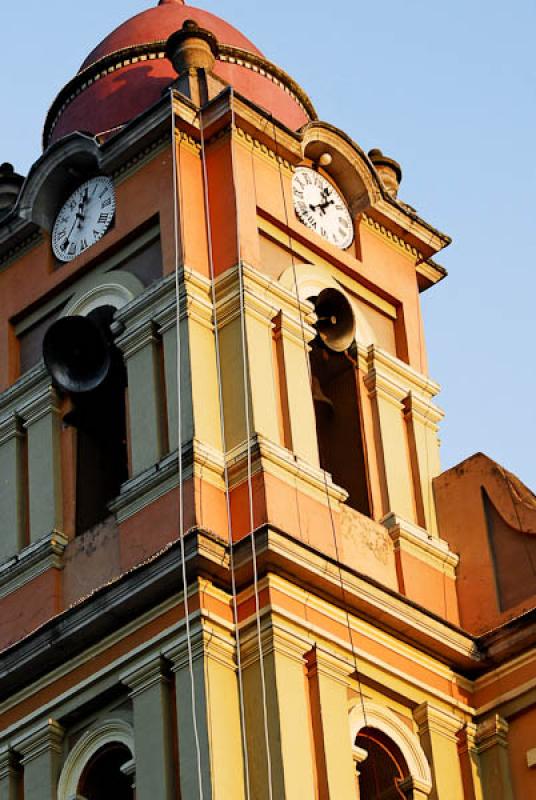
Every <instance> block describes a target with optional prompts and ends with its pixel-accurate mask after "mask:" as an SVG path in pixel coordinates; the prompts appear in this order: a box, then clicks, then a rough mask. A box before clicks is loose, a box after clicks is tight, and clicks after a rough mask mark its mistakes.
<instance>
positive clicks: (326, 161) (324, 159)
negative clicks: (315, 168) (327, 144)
mask: <svg viewBox="0 0 536 800" xmlns="http://www.w3.org/2000/svg"><path fill="white" fill-rule="evenodd" d="M332 161H333V156H332V155H331V153H322V155H321V156H320V158H319V159H318V163H319V164H320V166H321V167H329V165H330V164H331V162H332Z"/></svg>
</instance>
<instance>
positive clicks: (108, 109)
mask: <svg viewBox="0 0 536 800" xmlns="http://www.w3.org/2000/svg"><path fill="white" fill-rule="evenodd" d="M188 19H191V20H194V22H196V23H197V24H198V25H199V27H201V28H205V29H207V30H209V31H210V32H211V33H212V34H213V35H214V36H215V37H216V39H217V40H218V43H219V44H220V45H221V46H222V51H221V52H220V54H219V56H218V59H217V60H216V63H215V66H214V72H215V74H216V75H218V76H219V77H220V78H221V79H222V80H224V81H225V82H227V83H229V84H230V85H231V86H233V87H234V88H235V89H236V91H237V92H238V93H240V94H242V95H244V96H245V97H247V98H248V99H249V100H252V101H253V102H254V103H256V104H257V105H258V106H261V107H262V108H264V109H266V110H267V111H268V112H269V113H271V114H273V115H274V117H276V118H277V119H279V120H281V122H283V123H284V124H285V125H287V127H289V128H292V129H294V130H296V129H298V128H301V127H302V126H303V125H305V124H306V123H307V122H309V120H310V119H311V118H315V113H314V109H313V108H312V106H311V104H310V101H309V100H308V98H307V97H306V96H305V95H304V94H303V92H302V90H301V89H300V88H299V87H298V86H297V85H296V84H295V83H294V82H293V81H292V79H291V78H289V77H288V76H286V75H285V73H283V72H282V71H281V70H278V68H277V67H275V66H274V65H272V64H270V62H268V61H266V60H265V58H264V57H263V55H262V54H261V52H260V51H259V50H258V49H257V48H256V47H255V45H253V44H252V43H251V42H250V41H249V39H247V38H246V37H245V36H243V35H242V34H241V33H240V31H237V30H236V28H233V26H232V25H229V24H228V23H227V22H225V21H224V20H222V19H220V18H219V17H217V16H215V15H214V14H210V13H209V12H208V11H203V10H202V9H199V8H192V7H191V6H185V5H184V3H183V2H182V0H160V3H159V4H158V5H157V6H156V7H155V8H150V9H148V10H147V11H143V12H142V13H141V14H137V15H136V16H135V17H132V19H130V20H128V21H127V22H125V23H123V24H122V25H120V26H119V27H118V28H116V29H115V30H114V31H113V32H112V33H110V34H109V36H107V37H106V38H105V39H103V41H102V42H101V43H100V44H99V45H98V47H96V48H95V49H94V50H93V51H92V52H91V53H90V54H89V56H88V57H87V58H86V60H85V61H84V63H83V64H82V67H81V68H80V71H79V73H78V74H77V75H76V76H75V78H74V79H73V80H72V81H71V82H70V83H68V84H67V86H65V88H64V89H63V90H62V91H61V92H60V94H59V95H58V97H57V98H56V100H55V102H54V104H53V105H52V108H51V109H50V112H49V115H48V118H47V121H46V123H45V133H44V143H45V147H46V146H48V145H49V144H52V143H53V142H54V141H56V140H58V139H60V138H61V137H63V136H66V135H67V134H69V133H72V132H73V131H77V130H79V131H84V132H88V133H91V134H94V135H96V134H102V133H105V132H110V131H112V130H114V129H116V128H119V127H121V126H122V125H125V124H126V123H127V122H130V120H132V119H134V117H136V116H138V114H141V113H142V112H143V111H145V110H146V109H147V108H149V107H150V106H151V105H153V104H154V103H156V102H158V101H159V100H160V99H161V97H162V93H163V91H164V90H165V89H166V88H167V87H168V86H169V85H170V84H171V83H172V82H173V81H174V80H175V79H176V78H177V75H176V73H175V70H174V69H173V66H172V64H171V62H170V61H168V59H167V58H165V57H164V50H165V42H166V41H167V39H168V38H169V37H170V36H171V34H172V33H174V32H175V31H177V30H179V29H180V28H182V26H183V23H184V22H185V21H186V20H188ZM232 48H236V50H237V52H236V53H234V52H233V50H232ZM244 51H245V52H244ZM249 56H250V57H251V60H250V59H249Z"/></svg>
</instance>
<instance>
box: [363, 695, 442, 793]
mask: <svg viewBox="0 0 536 800" xmlns="http://www.w3.org/2000/svg"><path fill="white" fill-rule="evenodd" d="M349 722H350V740H351V745H352V748H353V749H354V748H355V740H356V738H357V735H358V734H359V732H360V731H361V730H362V729H363V728H377V729H378V730H379V731H381V732H382V733H384V734H385V735H386V736H388V737H389V738H390V739H392V741H393V742H394V743H395V744H396V745H397V746H398V748H399V749H400V752H401V753H402V755H403V756H404V759H405V761H406V764H407V766H408V770H409V774H410V776H411V778H413V779H414V780H415V781H417V782H418V783H419V784H420V786H422V790H423V791H424V792H425V793H429V792H430V791H431V790H432V772H431V769H430V765H429V763H428V759H427V758H426V755H425V753H424V750H423V749H422V747H421V744H420V742H419V740H418V738H417V736H416V735H415V734H414V733H412V732H411V731H410V730H409V728H408V726H407V725H406V724H405V723H404V722H402V720H400V719H399V718H398V717H397V716H396V714H393V712H392V711H389V709H387V708H384V706H381V705H380V704H379V703H372V702H370V701H367V700H365V701H364V702H362V701H361V700H360V699H359V700H355V701H354V702H353V704H352V706H351V707H350V715H349Z"/></svg>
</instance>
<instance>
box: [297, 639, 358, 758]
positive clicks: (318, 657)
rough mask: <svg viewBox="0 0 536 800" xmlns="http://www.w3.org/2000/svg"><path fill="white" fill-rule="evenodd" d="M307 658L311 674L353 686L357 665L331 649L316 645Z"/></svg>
mask: <svg viewBox="0 0 536 800" xmlns="http://www.w3.org/2000/svg"><path fill="white" fill-rule="evenodd" d="M306 660H307V669H308V674H309V675H310V676H313V675H316V674H318V675H324V676H325V677H327V678H329V679H330V680H335V681H337V682H338V683H341V684H343V686H346V687H350V686H352V679H351V675H352V674H353V673H354V672H355V667H354V666H350V665H349V664H348V663H347V662H346V661H345V660H344V659H341V658H337V656H336V655H334V654H333V653H332V652H330V651H329V650H326V649H324V648H322V647H319V646H318V645H315V646H314V647H313V649H312V650H310V651H309V653H307V655H306ZM354 749H355V748H354Z"/></svg>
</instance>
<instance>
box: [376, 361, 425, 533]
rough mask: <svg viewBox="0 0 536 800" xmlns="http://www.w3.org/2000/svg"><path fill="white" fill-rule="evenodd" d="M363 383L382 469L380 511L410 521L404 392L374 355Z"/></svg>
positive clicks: (411, 503)
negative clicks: (382, 505)
mask: <svg viewBox="0 0 536 800" xmlns="http://www.w3.org/2000/svg"><path fill="white" fill-rule="evenodd" d="M371 350H372V348H371ZM365 383H366V386H367V388H368V390H369V395H370V398H371V401H372V403H373V411H374V416H375V426H376V439H377V441H376V449H377V452H378V453H379V456H380V463H381V466H382V471H383V475H382V476H380V480H383V483H384V486H383V489H384V491H383V496H384V513H389V512H395V513H396V514H398V515H399V516H401V517H404V518H405V519H408V520H411V521H412V522H414V521H415V504H414V499H413V487H412V479H411V475H410V469H409V467H410V459H409V450H408V440H407V435H406V429H405V426H404V419H403V413H402V412H403V400H404V398H405V396H406V393H405V391H404V389H403V388H401V387H399V386H397V385H396V384H395V383H393V382H391V381H390V380H389V379H388V376H386V375H385V374H382V373H381V372H380V371H379V368H378V365H377V364H376V361H375V359H374V358H373V359H372V363H371V364H370V365H369V373H368V375H367V376H366V378H365Z"/></svg>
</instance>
